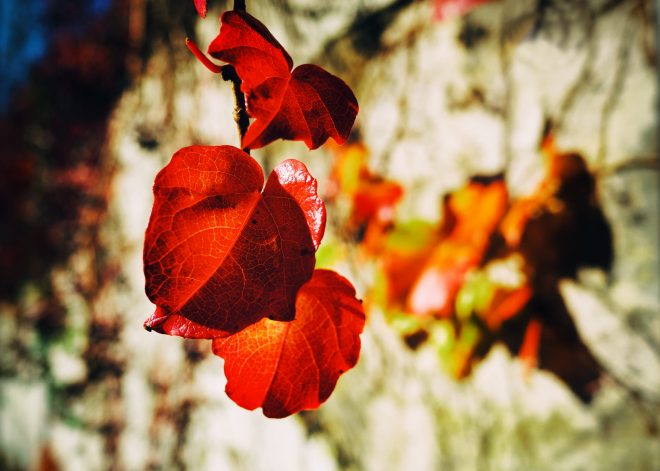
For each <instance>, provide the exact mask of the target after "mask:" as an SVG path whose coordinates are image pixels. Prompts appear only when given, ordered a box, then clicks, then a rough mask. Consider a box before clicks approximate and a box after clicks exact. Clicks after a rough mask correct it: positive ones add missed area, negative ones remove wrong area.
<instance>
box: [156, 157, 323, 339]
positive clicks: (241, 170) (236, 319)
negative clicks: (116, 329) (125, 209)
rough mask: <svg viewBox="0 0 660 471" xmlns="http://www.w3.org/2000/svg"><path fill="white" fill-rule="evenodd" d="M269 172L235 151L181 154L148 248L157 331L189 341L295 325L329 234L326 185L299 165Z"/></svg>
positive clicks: (160, 179) (159, 197)
mask: <svg viewBox="0 0 660 471" xmlns="http://www.w3.org/2000/svg"><path fill="white" fill-rule="evenodd" d="M263 181H264V177H263V172H262V171H261V167H260V166H259V164H258V163H257V162H256V161H255V160H254V159H252V158H251V157H250V156H249V155H247V154H246V153H244V152H243V151H241V150H239V149H236V148H235V147H231V146H218V147H210V146H208V147H206V146H193V147H186V148H184V149H181V150H180V151H178V152H177V153H176V154H174V156H173V157H172V161H171V162H170V163H169V164H168V165H167V166H166V167H165V168H164V169H163V170H161V172H160V173H159V174H158V176H157V177H156V182H155V184H154V195H155V201H154V206H153V210H152V213H151V218H150V220H149V226H148V228H147V232H146V237H145V244H144V272H145V276H146V292H147V296H148V297H149V299H150V300H151V301H152V302H153V303H154V304H156V306H157V308H156V312H155V313H154V314H153V315H152V316H151V317H150V318H149V319H148V320H147V321H146V322H145V327H146V328H147V329H153V330H156V331H158V332H161V333H166V334H170V335H179V336H182V337H188V338H213V337H215V336H217V335H223V334H226V333H233V332H237V331H239V330H241V329H243V328H244V327H246V326H248V325H250V324H252V323H254V322H256V321H258V320H259V319H261V318H262V317H270V318H273V319H278V320H291V319H293V317H294V313H295V299H296V293H297V292H298V289H299V288H300V286H301V285H302V284H303V283H305V282H306V281H307V280H308V279H309V278H310V277H311V275H312V272H313V270H314V264H315V250H316V248H318V245H319V243H320V241H321V238H322V237H323V232H324V230H325V217H326V216H325V206H324V204H323V201H321V199H320V198H319V197H318V196H317V192H316V180H315V179H314V178H313V177H312V176H311V175H310V174H309V173H308V171H307V168H306V167H305V165H303V164H302V163H301V162H298V161H296V160H287V161H285V162H283V163H281V164H280V165H278V166H277V167H276V168H275V169H274V170H273V172H272V173H271V175H270V177H269V178H268V182H267V183H266V186H265V188H264V189H263V192H262V186H263Z"/></svg>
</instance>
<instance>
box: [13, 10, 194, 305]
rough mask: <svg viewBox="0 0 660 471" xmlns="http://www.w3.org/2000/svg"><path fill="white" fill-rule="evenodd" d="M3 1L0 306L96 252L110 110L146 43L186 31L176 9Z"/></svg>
mask: <svg viewBox="0 0 660 471" xmlns="http://www.w3.org/2000/svg"><path fill="white" fill-rule="evenodd" d="M160 3H161V2H159V5H157V6H156V5H154V4H153V3H151V2H146V1H144V0H138V1H135V0H96V1H93V2H81V1H73V0H64V1H60V0H58V1H54V0H30V1H25V2H18V1H7V2H3V3H2V9H1V10H0V14H1V15H2V16H1V17H0V25H2V28H1V31H2V34H0V60H1V61H2V62H1V67H2V69H3V71H4V72H5V76H4V77H3V80H2V88H0V113H1V115H0V139H2V141H3V143H4V145H3V151H2V158H1V159H0V227H1V228H2V229H1V231H0V299H4V300H8V301H11V300H13V299H15V297H16V295H17V292H18V290H19V289H20V287H21V286H22V285H23V284H24V283H25V282H26V281H27V280H30V281H31V282H33V283H36V284H37V285H39V287H40V289H41V290H43V292H44V293H48V292H49V287H48V281H47V279H46V275H47V274H48V271H49V268H50V267H52V266H53V265H55V264H58V263H60V262H62V261H63V260H65V259H66V258H67V256H68V254H70V253H71V251H72V249H73V248H74V247H76V246H81V245H83V246H88V245H94V244H95V239H96V229H97V227H98V224H99V221H100V219H101V218H103V215H104V213H105V207H106V202H107V197H108V195H107V192H108V182H109V179H110V176H111V173H112V163H110V162H109V161H107V159H104V154H105V153H104V148H103V146H104V140H105V138H106V132H107V123H108V119H109V117H110V114H111V112H112V109H113V105H114V104H115V102H116V100H117V99H118V98H119V96H120V95H121V93H122V91H124V90H125V89H126V88H127V87H128V86H129V85H130V83H131V80H132V78H133V77H136V76H138V74H139V73H140V69H141V67H142V64H143V63H144V58H145V57H148V55H149V53H150V50H151V48H152V46H153V44H155V43H157V42H161V43H162V42H168V41H169V37H170V36H169V34H170V33H171V31H172V28H173V27H174V25H177V26H176V27H177V28H185V29H187V30H188V31H191V30H192V24H193V20H194V12H191V11H190V9H186V8H184V6H183V2H174V1H171V2H167V3H164V4H162V5H161V4H160Z"/></svg>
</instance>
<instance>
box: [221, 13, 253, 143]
mask: <svg viewBox="0 0 660 471" xmlns="http://www.w3.org/2000/svg"><path fill="white" fill-rule="evenodd" d="M234 10H237V11H246V9H245V0H234ZM221 74H222V78H223V80H225V81H227V82H231V84H232V89H233V91H234V121H235V122H236V126H237V127H238V140H239V142H241V143H242V142H243V136H245V133H246V132H247V128H248V126H249V125H250V117H249V116H248V113H247V107H246V105H245V95H244V94H243V92H242V91H241V79H240V78H239V77H238V74H237V73H236V69H235V68H234V66H233V65H225V66H223V67H222V72H221ZM241 147H242V146H241ZM243 151H244V152H246V153H248V154H249V153H250V149H243Z"/></svg>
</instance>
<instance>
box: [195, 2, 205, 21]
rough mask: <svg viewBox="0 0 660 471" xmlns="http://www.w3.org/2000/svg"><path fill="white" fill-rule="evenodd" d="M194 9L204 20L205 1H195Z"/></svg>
mask: <svg viewBox="0 0 660 471" xmlns="http://www.w3.org/2000/svg"><path fill="white" fill-rule="evenodd" d="M195 8H197V13H199V16H201V17H202V18H206V0H195Z"/></svg>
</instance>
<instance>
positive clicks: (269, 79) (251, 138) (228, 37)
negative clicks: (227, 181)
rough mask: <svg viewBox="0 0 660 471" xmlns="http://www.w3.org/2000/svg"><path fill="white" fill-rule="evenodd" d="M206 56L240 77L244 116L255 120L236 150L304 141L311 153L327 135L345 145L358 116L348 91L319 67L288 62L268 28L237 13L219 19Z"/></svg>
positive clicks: (225, 14)
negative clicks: (218, 26)
mask: <svg viewBox="0 0 660 471" xmlns="http://www.w3.org/2000/svg"><path fill="white" fill-rule="evenodd" d="M221 21H222V26H221V28H220V34H219V35H218V36H217V37H216V38H215V40H214V41H213V42H212V43H211V45H210V46H209V50H208V51H209V54H211V55H212V56H213V57H215V58H217V59H219V60H222V61H224V62H227V63H229V64H232V65H233V66H234V67H235V68H236V72H237V73H238V76H239V77H240V78H241V81H242V84H241V90H242V91H243V93H245V95H246V97H247V111H248V114H249V115H250V116H251V117H252V118H254V119H255V121H254V122H253V123H252V124H251V125H250V127H249V128H248V130H247V132H246V134H245V136H244V137H243V142H242V143H241V146H242V147H243V148H244V149H257V148H259V147H263V146H265V145H266V144H269V143H270V142H272V141H274V140H276V139H289V140H297V141H303V142H305V144H306V145H307V147H309V148H310V149H316V148H317V147H319V146H320V145H321V144H323V143H324V142H325V141H326V140H327V139H328V138H329V137H332V138H333V139H334V140H335V141H336V142H338V143H339V144H341V143H343V142H345V141H346V139H347V138H348V134H349V133H350V131H351V128H352V127H353V123H354V121H355V117H356V115H357V112H358V103H357V99H356V98H355V95H353V92H352V91H351V89H350V88H349V87H348V85H346V84H345V83H344V82H343V81H342V80H341V79H340V78H338V77H336V76H334V75H332V74H330V73H328V72H326V71H325V70H323V69H322V68H321V67H318V66H316V65H312V64H304V65H301V66H299V67H296V68H295V69H294V70H293V72H292V71H291V69H292V67H293V61H292V60H291V57H290V56H289V54H288V53H287V52H286V50H285V49H284V48H283V47H282V45H281V44H280V43H279V42H278V41H277V40H276V39H275V38H274V37H273V35H272V34H271V33H270V31H268V29H267V28H266V27H265V26H264V25H263V24H262V23H261V22H260V21H259V20H257V19H256V18H254V17H252V16H250V15H249V14H248V13H245V12H242V11H233V10H232V11H227V12H225V13H223V15H222V17H221Z"/></svg>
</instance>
